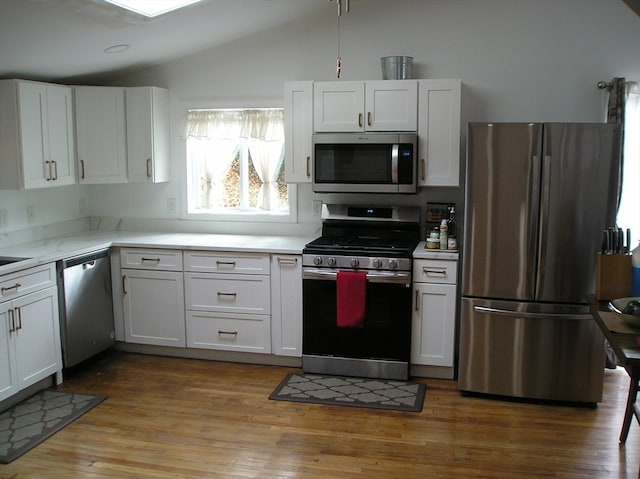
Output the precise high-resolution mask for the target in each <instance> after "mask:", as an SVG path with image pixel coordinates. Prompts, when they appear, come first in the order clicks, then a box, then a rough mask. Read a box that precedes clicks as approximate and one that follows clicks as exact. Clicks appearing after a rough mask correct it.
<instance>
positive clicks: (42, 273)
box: [0, 263, 56, 301]
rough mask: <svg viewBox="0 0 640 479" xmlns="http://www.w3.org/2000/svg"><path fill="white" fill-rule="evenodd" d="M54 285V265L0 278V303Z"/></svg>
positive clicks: (35, 267)
mask: <svg viewBox="0 0 640 479" xmlns="http://www.w3.org/2000/svg"><path fill="white" fill-rule="evenodd" d="M55 284H56V268H55V265H54V263H49V264H45V265H42V266H34V267H33V268H29V269H25V270H22V271H15V272H14V273H9V274H5V275H2V276H0V301H3V300H5V299H11V298H15V297H17V296H22V295H23V294H26V293H31V292H33V291H38V290H40V289H44V288H48V287H49V286H54V285H55Z"/></svg>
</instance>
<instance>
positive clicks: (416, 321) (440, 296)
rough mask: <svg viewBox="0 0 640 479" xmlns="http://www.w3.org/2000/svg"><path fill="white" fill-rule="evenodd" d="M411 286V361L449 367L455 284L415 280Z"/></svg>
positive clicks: (452, 336) (452, 339) (454, 306)
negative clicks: (412, 293) (412, 292)
mask: <svg viewBox="0 0 640 479" xmlns="http://www.w3.org/2000/svg"><path fill="white" fill-rule="evenodd" d="M413 289H414V299H413V301H414V305H413V322H412V331H411V362H412V363H413V364H422V365H428V366H448V367H452V366H453V354H454V344H453V342H454V332H455V318H456V316H455V311H456V286H455V285H454V284H429V283H414V284H413Z"/></svg>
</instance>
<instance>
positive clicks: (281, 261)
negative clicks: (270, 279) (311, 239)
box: [278, 258, 298, 265]
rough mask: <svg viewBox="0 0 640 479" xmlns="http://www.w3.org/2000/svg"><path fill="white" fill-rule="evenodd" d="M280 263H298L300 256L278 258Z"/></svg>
mask: <svg viewBox="0 0 640 479" xmlns="http://www.w3.org/2000/svg"><path fill="white" fill-rule="evenodd" d="M278 264H289V265H296V264H298V258H278Z"/></svg>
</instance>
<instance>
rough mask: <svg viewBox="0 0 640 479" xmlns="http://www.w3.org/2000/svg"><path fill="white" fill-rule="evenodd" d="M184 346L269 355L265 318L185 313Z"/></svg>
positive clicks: (269, 330)
mask: <svg viewBox="0 0 640 479" xmlns="http://www.w3.org/2000/svg"><path fill="white" fill-rule="evenodd" d="M187 346H188V347H190V348H204V349H220V350H226V351H243V352H249V353H270V352H271V326H270V324H269V316H266V315H259V314H221V313H212V312H200V311H197V312H196V311H188V312H187Z"/></svg>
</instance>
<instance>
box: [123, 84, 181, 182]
mask: <svg viewBox="0 0 640 479" xmlns="http://www.w3.org/2000/svg"><path fill="white" fill-rule="evenodd" d="M125 103H126V111H127V170H128V176H129V182H136V183H141V182H144V183H161V182H164V181H169V179H170V171H169V92H168V90H165V89H163V88H157V87H133V88H127V89H126V92H125Z"/></svg>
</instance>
